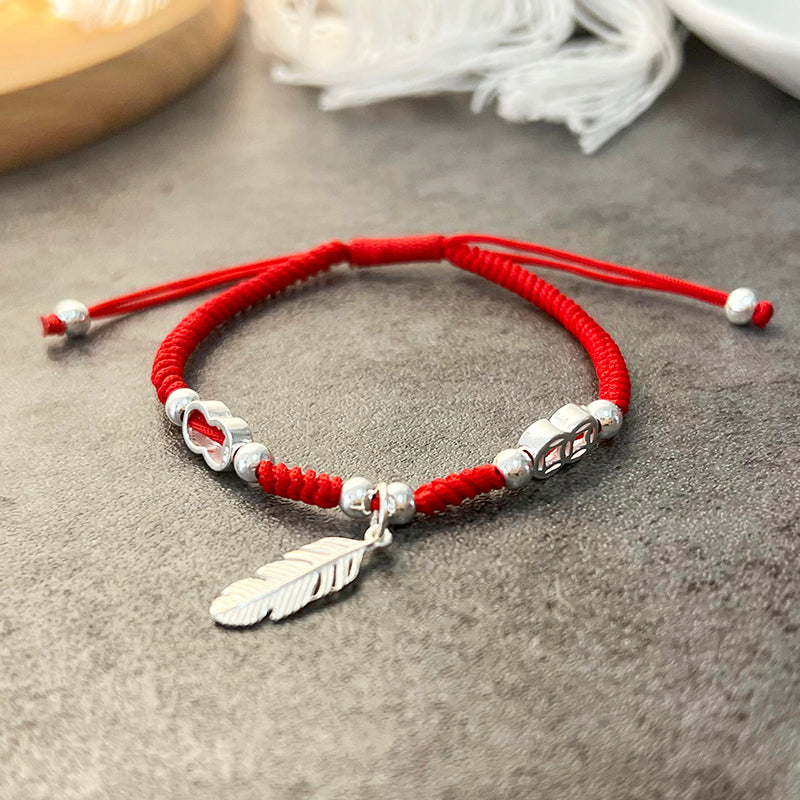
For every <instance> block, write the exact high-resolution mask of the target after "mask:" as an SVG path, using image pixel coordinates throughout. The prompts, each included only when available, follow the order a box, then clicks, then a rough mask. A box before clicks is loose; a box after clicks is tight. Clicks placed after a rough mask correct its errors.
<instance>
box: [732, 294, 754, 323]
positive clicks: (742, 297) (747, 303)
mask: <svg viewBox="0 0 800 800" xmlns="http://www.w3.org/2000/svg"><path fill="white" fill-rule="evenodd" d="M755 307H756V293H755V292H754V291H753V290H752V289H747V288H744V287H743V288H741V289H734V290H733V291H732V292H731V293H730V294H729V295H728V299H727V300H726V301H725V316H726V317H727V318H728V319H729V320H730V321H731V322H732V323H733V324H734V325H747V324H748V323H749V322H750V320H751V319H753V311H754V310H755Z"/></svg>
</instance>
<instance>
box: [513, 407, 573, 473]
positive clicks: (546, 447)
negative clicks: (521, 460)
mask: <svg viewBox="0 0 800 800" xmlns="http://www.w3.org/2000/svg"><path fill="white" fill-rule="evenodd" d="M517 447H519V448H520V449H521V450H524V451H525V452H526V453H527V454H528V455H529V456H530V457H531V462H532V465H533V466H532V473H531V474H532V475H533V477H534V478H536V480H538V481H541V480H544V479H545V478H549V477H550V476H551V475H553V474H554V473H556V472H558V470H560V469H561V467H562V466H564V464H566V463H568V462H569V457H570V455H571V454H572V443H571V441H570V435H569V434H568V433H567V432H566V431H563V430H561V428H558V427H556V426H555V425H553V423H552V422H550V420H549V419H539V420H536V422H534V423H533V425H529V426H528V427H527V428H526V429H525V430H524V431H523V432H522V436H520V437H519V441H518V442H517Z"/></svg>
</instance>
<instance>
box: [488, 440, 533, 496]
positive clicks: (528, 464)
mask: <svg viewBox="0 0 800 800" xmlns="http://www.w3.org/2000/svg"><path fill="white" fill-rule="evenodd" d="M494 465H495V466H496V467H497V469H499V470H500V472H502V473H503V477H504V478H505V481H506V488H507V489H519V488H520V486H525V484H527V483H530V482H531V478H532V477H533V462H532V461H531V457H530V456H529V455H528V454H527V453H526V452H525V451H524V450H519V449H517V448H509V449H508V450H501V451H500V452H499V453H498V454H497V455H496V456H495V459H494Z"/></svg>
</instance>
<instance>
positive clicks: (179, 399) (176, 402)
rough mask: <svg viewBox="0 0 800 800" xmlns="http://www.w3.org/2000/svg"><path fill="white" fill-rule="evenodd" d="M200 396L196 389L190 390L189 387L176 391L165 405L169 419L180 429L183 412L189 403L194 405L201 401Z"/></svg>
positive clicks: (170, 394) (171, 393)
mask: <svg viewBox="0 0 800 800" xmlns="http://www.w3.org/2000/svg"><path fill="white" fill-rule="evenodd" d="M199 399H200V395H199V394H197V392H196V391H195V390H194V389H190V388H189V387H188V386H186V387H184V388H183V389H175V391H174V392H170V393H169V397H167V402H166V403H164V412H165V413H166V415H167V419H168V420H169V421H170V422H171V423H172V424H173V425H177V426H178V427H180V425H181V422H182V420H183V410H184V409H185V408H186V406H188V405H189V403H193V402H194V401H195V400H199Z"/></svg>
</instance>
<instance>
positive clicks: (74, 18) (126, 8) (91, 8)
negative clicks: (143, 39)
mask: <svg viewBox="0 0 800 800" xmlns="http://www.w3.org/2000/svg"><path fill="white" fill-rule="evenodd" d="M49 2H50V8H51V10H52V12H53V16H55V17H59V18H60V19H66V20H69V21H70V22H77V23H78V24H80V25H81V27H83V28H86V29H88V30H91V29H94V28H112V27H114V26H115V25H135V24H136V23H137V22H141V21H142V20H143V19H145V18H147V17H150V16H152V15H153V14H155V13H156V11H160V10H161V9H162V8H163V7H164V6H165V5H166V4H167V3H168V2H169V0H49Z"/></svg>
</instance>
